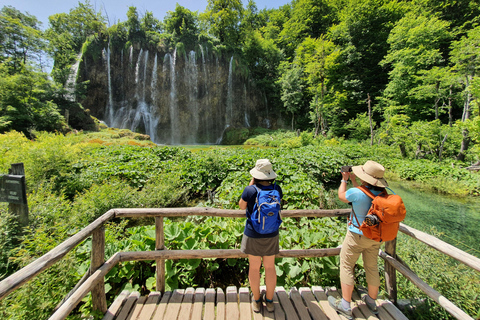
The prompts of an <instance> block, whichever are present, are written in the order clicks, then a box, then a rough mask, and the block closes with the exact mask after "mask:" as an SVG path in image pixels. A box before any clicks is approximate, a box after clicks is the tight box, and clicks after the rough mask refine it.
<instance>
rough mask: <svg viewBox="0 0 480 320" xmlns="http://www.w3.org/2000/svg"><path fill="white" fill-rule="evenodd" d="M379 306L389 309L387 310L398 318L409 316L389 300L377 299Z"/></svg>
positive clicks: (402, 318) (403, 318)
mask: <svg viewBox="0 0 480 320" xmlns="http://www.w3.org/2000/svg"><path fill="white" fill-rule="evenodd" d="M377 303H378V305H379V306H381V307H382V308H384V309H385V310H387V312H388V313H389V314H390V315H391V316H392V317H393V318H394V319H396V320H408V318H407V317H406V316H405V315H404V314H403V313H402V312H401V311H400V310H398V309H397V307H395V305H394V304H393V303H392V302H391V301H389V300H383V299H377Z"/></svg>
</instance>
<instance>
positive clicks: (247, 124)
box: [243, 84, 250, 128]
mask: <svg viewBox="0 0 480 320" xmlns="http://www.w3.org/2000/svg"><path fill="white" fill-rule="evenodd" d="M243 110H244V114H245V127H247V128H250V122H249V121H248V114H247V86H246V85H245V84H244V85H243Z"/></svg>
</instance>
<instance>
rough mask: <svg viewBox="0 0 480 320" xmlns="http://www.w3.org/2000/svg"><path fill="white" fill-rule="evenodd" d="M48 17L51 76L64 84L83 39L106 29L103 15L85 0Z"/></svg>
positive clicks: (47, 33)
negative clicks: (51, 64) (51, 59)
mask: <svg viewBox="0 0 480 320" xmlns="http://www.w3.org/2000/svg"><path fill="white" fill-rule="evenodd" d="M48 20H49V25H50V27H49V28H48V29H47V30H46V31H45V34H46V37H47V39H48V41H49V51H50V53H51V54H52V56H53V58H54V66H53V70H52V75H53V78H54V79H55V80H56V81H57V82H59V83H62V84H65V83H66V81H67V79H68V76H69V74H70V67H71V65H72V64H74V63H75V58H76V57H77V55H78V53H79V52H80V50H81V48H82V46H83V43H84V42H85V40H87V38H88V37H89V36H93V35H96V34H101V33H102V32H105V31H106V26H105V18H104V17H103V16H102V15H101V13H100V12H96V11H95V9H94V8H93V6H92V5H91V4H90V2H89V1H88V0H86V1H85V2H84V3H81V2H79V3H78V6H77V7H75V8H73V9H71V10H70V12H69V13H68V14H67V13H58V14H54V15H52V16H50V17H48Z"/></svg>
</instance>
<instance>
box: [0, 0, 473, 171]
mask: <svg viewBox="0 0 480 320" xmlns="http://www.w3.org/2000/svg"><path fill="white" fill-rule="evenodd" d="M1 10H2V11H1V15H0V23H1V26H2V28H1V31H0V32H1V38H0V39H1V41H0V50H1V52H2V54H1V56H0V59H1V60H0V63H1V69H0V70H1V71H0V72H1V74H2V76H1V80H0V81H1V82H0V88H1V92H2V94H1V96H0V108H1V110H2V113H1V116H0V132H6V131H9V130H17V131H21V132H23V133H24V134H26V135H27V136H30V137H31V136H32V135H33V133H32V132H33V131H34V130H40V131H41V130H47V131H59V132H65V131H68V130H69V128H68V126H67V122H66V121H65V117H64V115H65V111H66V110H69V111H70V112H69V115H70V116H69V119H68V124H69V125H70V126H71V127H73V128H76V129H91V128H92V127H94V125H93V124H92V123H91V121H87V119H88V118H89V117H88V110H85V111H84V112H82V106H81V105H79V104H76V103H72V102H70V101H69V99H68V97H69V91H68V89H69V88H66V84H67V82H68V81H67V80H68V77H69V75H70V68H71V66H72V65H73V64H74V62H75V58H76V57H77V55H78V53H79V52H82V51H83V52H85V51H87V50H93V49H92V48H100V49H103V48H105V47H107V45H109V44H111V45H112V46H116V45H117V46H126V48H128V47H130V46H132V45H133V46H137V47H140V46H141V47H146V48H149V49H150V50H152V51H155V50H157V51H162V50H163V51H168V50H173V49H174V48H181V49H182V50H185V51H188V50H191V49H192V48H194V47H195V45H197V44H199V43H201V44H204V45H205V46H206V47H208V48H211V50H213V51H215V52H217V53H219V54H222V53H224V54H227V53H228V54H235V56H236V57H238V60H239V61H240V62H239V63H240V64H241V67H242V70H243V71H242V72H243V73H244V74H245V76H246V77H248V78H249V79H251V80H252V81H253V83H255V85H256V86H258V87H261V88H263V90H264V92H265V93H266V98H267V101H268V105H269V106H272V108H273V111H274V112H275V113H277V114H279V115H280V116H281V118H282V119H283V123H284V125H283V127H284V128H290V129H293V130H302V131H303V130H310V131H312V132H313V133H314V135H315V136H317V135H323V136H325V137H329V138H332V137H345V138H347V139H356V140H365V139H371V144H373V143H377V144H378V143H381V144H387V145H397V146H398V148H400V150H401V152H402V154H403V155H404V156H406V157H407V156H412V157H415V158H424V157H428V158H435V159H442V158H444V157H449V158H451V159H457V160H461V161H463V160H467V161H469V162H470V163H475V162H477V161H478V160H479V149H478V142H479V128H480V124H479V118H478V109H479V107H478V97H479V95H480V93H479V91H480V88H479V87H480V85H479V81H478V70H479V67H480V63H479V59H480V57H479V42H480V27H479V26H478V22H479V21H478V20H479V16H480V14H479V13H480V12H479V11H480V5H479V3H478V2H477V1H460V2H459V1H437V0H415V1H397V0H395V1H387V0H372V1H367V0H362V1H352V0H332V1H314V0H299V1H292V2H291V3H290V4H287V5H284V6H282V7H280V8H278V9H263V10H258V8H257V7H256V5H255V2H254V1H249V3H248V4H247V5H246V6H245V7H244V6H243V5H242V2H241V1H239V0H236V1H223V0H210V1H208V6H207V8H206V11H205V12H202V13H199V12H192V11H190V10H189V9H188V8H184V7H182V6H180V5H177V7H176V9H175V11H173V12H168V14H167V15H166V16H165V17H164V19H163V21H161V20H159V19H158V18H156V17H154V16H153V15H152V13H151V12H149V11H146V12H145V13H144V14H143V15H140V14H139V13H138V11H137V9H136V7H133V6H132V7H130V8H129V10H128V12H127V17H128V19H127V20H126V21H109V19H108V15H106V14H105V13H102V12H96V11H95V10H94V9H93V7H92V5H91V4H90V3H89V2H88V1H86V2H84V3H79V4H78V6H77V7H75V8H72V9H71V10H70V12H69V13H61V14H55V15H52V16H50V17H49V26H48V28H47V29H46V30H45V31H41V29H40V26H39V22H38V20H37V19H36V18H35V17H34V16H31V15H29V14H27V13H22V12H19V11H18V10H16V9H15V8H13V7H9V6H5V7H3V8H2V9H1ZM44 53H48V54H49V55H51V56H52V57H53V59H54V67H53V71H52V73H51V77H52V78H53V80H50V78H49V76H48V75H47V74H45V73H43V72H41V70H42V67H44V63H45V61H44V59H43V60H42V57H44V55H43V54H44ZM97 53H98V54H101V51H97ZM88 85H89V84H88V81H87V82H84V83H78V84H77V85H76V87H75V90H76V92H77V95H78V96H80V97H81V94H82V92H85V87H87V86H88ZM81 100H82V99H81V98H80V99H79V101H81Z"/></svg>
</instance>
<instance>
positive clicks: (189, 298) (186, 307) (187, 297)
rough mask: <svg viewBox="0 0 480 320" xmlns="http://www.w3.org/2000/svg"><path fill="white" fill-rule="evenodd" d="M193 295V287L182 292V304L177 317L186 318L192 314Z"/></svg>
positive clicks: (185, 319) (183, 319) (182, 319)
mask: <svg viewBox="0 0 480 320" xmlns="http://www.w3.org/2000/svg"><path fill="white" fill-rule="evenodd" d="M194 296H195V289H193V288H187V289H186V290H185V292H184V294H183V300H182V305H181V306H180V312H179V313H178V316H177V319H181V320H187V319H190V317H191V315H192V307H193V297H194Z"/></svg>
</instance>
